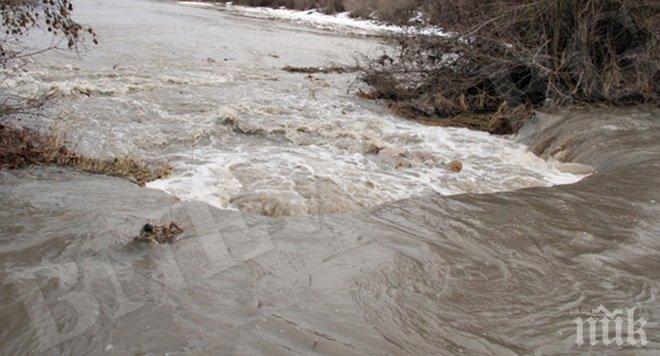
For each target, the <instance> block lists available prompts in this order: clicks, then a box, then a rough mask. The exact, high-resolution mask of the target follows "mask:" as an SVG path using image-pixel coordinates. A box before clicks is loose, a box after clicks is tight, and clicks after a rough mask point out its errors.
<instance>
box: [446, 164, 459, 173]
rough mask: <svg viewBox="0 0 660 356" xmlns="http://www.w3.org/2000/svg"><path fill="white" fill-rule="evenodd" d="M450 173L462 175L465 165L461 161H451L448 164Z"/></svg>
mask: <svg viewBox="0 0 660 356" xmlns="http://www.w3.org/2000/svg"><path fill="white" fill-rule="evenodd" d="M447 167H448V168H449V170H450V171H452V172H454V173H460V172H461V171H462V170H463V163H461V161H451V162H449V163H448V164H447Z"/></svg>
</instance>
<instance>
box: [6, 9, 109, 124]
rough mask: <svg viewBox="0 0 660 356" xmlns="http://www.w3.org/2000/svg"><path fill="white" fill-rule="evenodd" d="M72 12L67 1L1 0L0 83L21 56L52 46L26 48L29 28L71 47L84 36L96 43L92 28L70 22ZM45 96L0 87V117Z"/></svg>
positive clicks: (37, 104)
mask: <svg viewBox="0 0 660 356" xmlns="http://www.w3.org/2000/svg"><path fill="white" fill-rule="evenodd" d="M72 12H73V5H72V3H71V0H3V2H2V4H1V5H0V21H1V24H2V26H1V29H2V32H1V33H0V85H3V84H5V82H6V81H7V79H10V78H11V77H12V76H14V75H15V73H16V68H15V67H17V66H18V67H20V65H21V64H22V60H23V59H25V58H27V57H30V56H32V55H34V54H36V53H40V52H43V51H47V50H49V49H52V48H53V47H55V46H56V45H51V46H50V47H48V48H43V49H33V50H31V51H30V50H28V49H27V47H26V46H24V39H25V37H26V36H27V35H28V33H29V32H30V31H31V30H33V29H42V30H45V31H48V32H49V33H51V34H52V35H53V38H55V39H60V40H63V41H64V42H65V43H66V46H67V48H68V49H71V50H75V49H77V48H78V45H79V44H81V43H83V42H84V41H85V40H86V39H91V40H92V41H93V42H94V43H98V39H97V36H96V33H95V32H94V30H92V28H90V27H86V26H83V25H81V24H79V23H77V22H76V21H74V20H73V19H72V17H71V15H72ZM48 99H50V95H49V94H48V93H43V94H42V95H40V96H37V97H22V96H20V95H17V94H11V93H8V92H7V91H6V90H4V89H3V90H0V119H2V118H6V117H7V116H9V115H12V114H17V113H26V112H29V111H32V110H34V109H37V108H40V107H41V106H43V104H44V103H45V102H47V101H48Z"/></svg>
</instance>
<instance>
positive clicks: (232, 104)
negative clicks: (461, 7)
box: [0, 0, 660, 355]
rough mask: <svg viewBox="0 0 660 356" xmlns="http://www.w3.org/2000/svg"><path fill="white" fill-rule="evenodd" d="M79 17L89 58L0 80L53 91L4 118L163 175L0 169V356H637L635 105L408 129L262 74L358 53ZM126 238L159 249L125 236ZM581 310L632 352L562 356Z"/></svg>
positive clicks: (287, 40)
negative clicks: (510, 128)
mask: <svg viewBox="0 0 660 356" xmlns="http://www.w3.org/2000/svg"><path fill="white" fill-rule="evenodd" d="M78 6H79V8H78V9H77V10H78V11H79V13H78V16H79V17H80V20H82V21H83V22H86V23H89V24H92V25H94V26H95V28H96V30H97V32H98V33H99V35H100V36H101V39H102V45H101V46H100V47H99V48H95V49H94V50H93V51H91V52H89V53H85V54H84V55H83V58H76V57H75V56H70V55H68V54H58V55H51V56H48V57H46V58H43V59H42V60H40V63H39V67H37V66H36V65H35V66H32V67H29V68H28V70H27V72H24V73H23V75H22V76H21V77H19V78H18V79H17V80H16V82H15V83H5V85H6V86H7V87H8V88H9V89H10V90H17V91H22V92H29V91H34V92H36V91H38V90H40V89H42V88H47V89H48V90H54V91H57V92H58V93H59V94H60V98H59V99H58V100H57V101H56V103H55V104H54V105H53V106H52V107H51V108H49V109H48V113H49V114H51V115H43V116H39V117H34V118H30V120H24V121H23V123H24V124H25V125H30V126H34V127H36V128H39V129H44V128H46V127H49V126H53V127H54V128H55V129H56V130H57V131H58V132H59V133H60V134H62V135H65V136H66V137H67V139H68V141H69V142H70V143H71V144H72V145H73V147H72V148H74V149H76V150H78V151H79V152H80V153H83V154H89V155H95V156H116V155H122V154H131V155H134V156H137V157H138V158H143V159H147V160H154V161H168V162H170V163H171V164H172V165H173V166H174V169H175V171H174V175H173V176H172V177H171V178H169V179H166V180H162V181H156V182H153V183H152V184H151V187H152V188H157V189H148V188H140V187H138V186H136V185H134V184H131V183H130V182H128V181H125V180H122V179H119V178H112V177H105V176H98V175H89V174H84V173H80V172H76V171H74V170H68V169H60V168H48V167H34V168H30V169H24V170H17V171H3V172H0V202H1V203H2V206H3V209H2V210H1V211H0V279H1V280H2V287H1V288H0V295H2V298H0V347H1V348H2V352H3V353H5V352H6V353H16V352H18V353H24V352H31V353H39V352H42V351H45V352H50V353H62V352H63V353H74V354H81V353H89V352H108V353H143V352H150V353H165V352H170V353H189V352H194V353H213V354H229V353H231V354H250V355H251V354H273V353H275V354H291V353H302V354H308V353H314V352H318V353H322V354H451V353H459V352H463V353H465V354H492V353H496V354H527V353H533V352H538V353H540V354H546V353H547V354H558V353H567V352H569V353H575V352H586V351H594V352H602V351H614V350H619V351H622V350H626V349H630V350H633V351H634V350H645V351H648V352H649V353H654V352H657V351H658V350H659V349H660V340H658V335H660V326H659V324H658V321H659V320H660V319H658V318H659V317H660V315H659V314H660V303H659V302H658V300H657V292H658V287H659V282H658V281H659V280H660V257H658V256H659V254H658V253H659V252H660V242H658V238H657V237H658V236H660V222H659V221H658V216H660V209H659V208H658V205H657V202H658V200H660V191H659V190H658V188H657V187H658V186H660V174H659V173H660V160H658V157H659V154H660V124H659V123H658V117H659V115H660V113H659V112H658V110H657V109H646V108H633V109H625V110H598V111H593V112H584V113H574V112H566V113H559V114H539V115H537V116H536V117H535V118H534V120H532V121H531V122H530V123H528V124H527V125H526V126H525V127H524V129H523V130H522V132H521V133H520V134H519V135H518V136H516V137H513V138H501V137H494V136H490V135H486V134H483V133H476V132H471V131H467V130H462V129H446V128H437V127H434V128H430V127H423V126H419V125H417V124H414V123H409V122H405V121H402V120H401V119H397V118H395V117H392V116H391V115H390V114H388V113H387V111H386V110H384V109H382V108H380V107H378V106H377V105H376V104H373V103H369V102H364V101H362V100H361V99H359V98H356V97H355V95H354V94H353V93H351V92H347V88H351V86H355V85H358V84H356V83H354V78H353V77H351V76H350V75H334V74H333V75H314V76H313V77H312V78H307V77H305V76H302V75H299V74H292V73H286V72H283V71H280V70H279V68H281V67H283V66H285V65H299V66H318V65H320V64H326V63H333V62H334V63H336V64H350V63H351V61H352V58H353V56H354V55H355V54H356V53H364V52H369V51H375V50H376V48H377V46H378V44H377V43H375V42H373V40H368V39H362V38H358V37H351V36H344V37H340V36H337V35H336V34H333V35H329V34H327V33H323V32H319V31H317V30H313V29H304V28H301V27H293V26H289V25H287V24H283V23H273V22H268V21H259V20H253V19H246V18H235V17H232V16H230V15H228V14H223V13H220V12H217V11H214V10H212V9H199V8H191V7H183V6H179V5H177V4H176V3H173V2H147V1H113V2H112V3H110V2H106V1H91V0H90V1H80V2H79V5H78ZM534 153H536V154H537V155H538V156H537V155H535V154H534ZM541 157H542V158H541ZM450 160H460V161H461V162H463V164H464V169H463V171H462V172H461V173H459V174H456V173H452V172H450V171H449V170H447V168H446V163H447V162H448V161H450ZM554 160H561V161H565V162H567V163H564V164H559V163H554ZM586 166H589V167H592V169H593V170H594V171H595V172H596V173H595V174H592V175H590V176H588V177H586V178H584V179H582V178H583V177H584V173H585V172H587V171H589V170H588V169H586V168H585V167H586ZM580 179H582V180H580ZM576 182H577V183H576ZM568 183H574V184H568ZM558 184H564V185H558ZM520 188H529V189H523V190H518V189H520ZM461 193H463V194H461ZM401 199H403V200H401ZM226 208H229V209H226ZM147 221H151V222H159V221H162V222H169V221H176V222H177V224H178V225H179V226H181V227H182V228H183V230H184V236H183V237H182V239H181V240H180V241H179V242H177V243H176V244H172V245H158V246H147V245H144V244H136V243H134V242H132V238H133V237H134V236H136V235H137V234H138V233H139V231H140V228H141V227H142V225H144V223H145V222H147ZM601 305H602V306H604V307H606V308H607V309H608V310H615V309H623V310H625V309H626V308H636V309H635V318H644V320H646V321H647V324H646V325H645V326H644V328H643V330H644V332H645V336H646V338H647V342H646V343H645V344H644V345H641V344H638V345H637V346H631V345H629V344H627V343H622V344H621V345H617V344H616V343H613V344H610V345H609V346H604V345H603V343H602V342H601V343H599V344H598V345H596V346H593V347H592V346H580V345H578V344H576V342H575V341H576V326H575V322H574V320H575V319H576V318H577V317H583V318H588V317H589V315H590V314H588V313H587V309H594V310H595V309H597V308H598V307H599V306H601ZM598 317H599V318H600V317H602V316H598ZM612 325H614V324H612ZM637 336H639V335H637ZM587 344H588V341H587Z"/></svg>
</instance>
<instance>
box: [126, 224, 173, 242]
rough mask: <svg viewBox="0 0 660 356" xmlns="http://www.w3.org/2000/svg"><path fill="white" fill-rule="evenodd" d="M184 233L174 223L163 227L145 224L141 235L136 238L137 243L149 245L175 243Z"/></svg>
mask: <svg viewBox="0 0 660 356" xmlns="http://www.w3.org/2000/svg"><path fill="white" fill-rule="evenodd" d="M182 233H183V229H182V228H180V227H179V225H177V224H176V223H174V222H171V223H169V224H162V225H152V224H144V226H142V230H140V235H138V236H136V237H135V241H137V242H148V243H159V244H164V243H173V242H176V241H177V239H178V237H179V236H180V235H181V234H182Z"/></svg>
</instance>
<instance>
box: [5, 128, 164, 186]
mask: <svg viewBox="0 0 660 356" xmlns="http://www.w3.org/2000/svg"><path fill="white" fill-rule="evenodd" d="M34 164H45V165H56V166H63V167H74V168H77V169H80V170H81V171H84V172H88V173H95V174H104V175H110V176H117V177H122V178H126V179H128V180H130V181H132V182H135V183H137V184H139V185H140V186H143V185H144V184H145V183H147V182H150V181H153V180H156V179H161V178H164V177H166V176H168V175H169V174H170V172H171V170H172V169H171V167H170V166H166V165H165V166H158V167H150V166H148V165H146V164H145V163H143V162H140V161H138V160H136V159H134V158H131V157H120V158H115V159H97V158H90V157H84V156H80V155H78V154H76V153H75V152H72V151H70V150H69V149H67V148H66V146H64V145H63V144H62V143H61V142H60V140H58V139H57V138H55V137H54V136H47V135H43V134H40V133H38V132H36V131H32V130H28V129H24V128H14V127H10V126H5V125H0V169H18V168H22V167H26V166H29V165H34Z"/></svg>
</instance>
